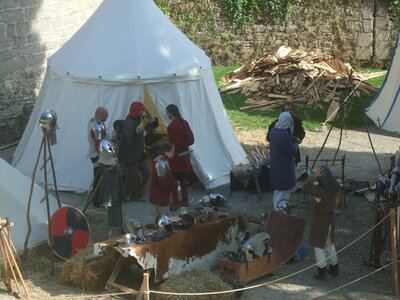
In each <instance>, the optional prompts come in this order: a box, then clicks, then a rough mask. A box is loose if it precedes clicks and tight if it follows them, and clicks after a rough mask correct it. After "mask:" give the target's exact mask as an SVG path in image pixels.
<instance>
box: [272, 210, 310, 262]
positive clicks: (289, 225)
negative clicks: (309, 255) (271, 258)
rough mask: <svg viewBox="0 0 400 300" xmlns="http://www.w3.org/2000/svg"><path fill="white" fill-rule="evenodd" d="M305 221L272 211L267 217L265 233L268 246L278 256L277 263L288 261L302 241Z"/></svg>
mask: <svg viewBox="0 0 400 300" xmlns="http://www.w3.org/2000/svg"><path fill="white" fill-rule="evenodd" d="M305 226H306V220H304V219H301V218H298V217H294V216H290V215H287V214H283V213H280V212H277V211H272V212H271V213H270V214H269V216H268V221H267V225H266V227H265V232H266V233H268V234H269V235H270V237H271V239H270V241H269V244H270V245H271V246H272V248H273V249H274V250H275V251H276V254H277V255H278V263H279V264H280V265H282V264H284V263H285V262H287V261H288V260H290V259H291V258H292V257H293V256H294V255H295V253H296V251H297V250H298V249H299V247H300V245H301V243H302V241H303V233H304V229H305Z"/></svg>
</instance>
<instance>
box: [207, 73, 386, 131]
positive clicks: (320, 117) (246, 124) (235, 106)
mask: <svg viewBox="0 0 400 300" xmlns="http://www.w3.org/2000/svg"><path fill="white" fill-rule="evenodd" d="M239 67H240V65H232V66H217V67H213V72H214V77H215V80H216V83H217V86H218V88H219V89H220V88H221V87H223V86H224V84H223V83H221V82H220V78H221V77H222V76H224V75H225V74H226V73H229V72H232V71H233V70H235V69H237V68H239ZM360 71H363V72H380V71H383V70H382V69H372V70H370V69H369V70H366V69H364V70H360ZM384 79H385V76H384V75H383V76H380V77H377V78H373V79H370V80H369V81H368V82H369V83H371V84H372V85H374V86H375V87H377V88H379V87H380V86H381V85H382V82H383V80H384ZM221 98H222V102H223V103H224V106H225V109H226V111H227V113H228V116H229V118H230V120H231V122H232V123H233V125H234V127H235V128H236V129H243V130H251V129H267V128H268V126H269V124H270V123H271V122H272V121H274V120H275V119H277V118H278V115H279V113H280V112H281V110H280V109H275V110H273V111H260V110H244V111H241V110H240V109H239V108H240V107H242V106H244V105H246V104H245V100H246V98H247V96H245V95H243V94H234V95H228V94H226V93H221ZM374 98H375V95H370V96H364V95H363V96H361V97H360V99H359V100H360V101H361V103H362V104H363V105H364V106H365V107H367V106H369V104H370V103H371V102H372V100H373V99H374ZM348 101H350V102H353V103H358V99H354V98H351V99H349V100H348ZM322 106H323V108H319V107H304V108H301V107H298V108H297V109H296V116H297V117H299V118H300V119H301V120H303V127H304V128H305V129H309V130H310V129H314V128H316V127H318V126H319V125H320V124H321V123H323V122H324V121H325V118H326V111H327V109H328V107H329V103H324V102H323V103H322ZM346 115H347V117H346V118H345V127H346V128H358V127H362V126H364V117H363V113H362V111H361V109H359V108H358V107H353V106H350V105H347V106H346ZM342 120H343V118H342V117H340V118H338V120H337V121H336V122H335V123H334V124H333V125H334V126H335V127H340V126H341V123H342ZM367 122H368V124H369V125H373V122H372V121H371V120H370V119H369V118H367Z"/></svg>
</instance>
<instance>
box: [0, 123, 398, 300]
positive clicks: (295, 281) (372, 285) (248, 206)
mask: <svg viewBox="0 0 400 300" xmlns="http://www.w3.org/2000/svg"><path fill="white" fill-rule="evenodd" d="M339 133H340V132H339V131H337V130H334V131H333V132H332V133H331V136H330V138H329V139H328V141H327V143H326V146H325V149H324V151H323V152H322V155H321V157H320V158H329V159H331V158H333V156H334V153H335V152H336V149H337V145H338V141H339ZM326 134H327V133H326V132H311V131H309V132H307V135H306V138H305V140H304V143H303V144H302V145H301V153H302V158H303V162H304V159H305V157H306V155H309V156H310V158H314V157H315V156H316V153H317V152H318V151H319V149H320V147H321V145H322V143H323V141H324V139H325V137H326ZM237 135H238V138H239V140H240V141H241V142H242V144H244V145H245V146H252V145H256V144H259V143H261V142H264V141H265V132H264V131H262V130H255V131H251V132H245V131H241V132H237ZM371 136H372V141H373V145H374V147H375V150H376V152H377V156H378V159H379V162H380V164H381V166H382V169H383V170H386V169H387V168H388V167H389V158H390V156H391V155H393V154H394V153H395V151H396V150H397V149H398V148H399V146H400V137H399V136H398V135H392V134H385V133H382V132H378V131H375V130H374V131H373V133H372V135H371ZM12 152H13V149H8V150H6V151H0V156H1V157H3V158H4V159H6V160H9V158H10V157H11V154H12ZM342 155H345V156H346V164H345V177H346V178H351V179H354V180H361V181H364V180H368V181H370V182H371V183H372V182H374V181H375V180H376V179H377V178H378V177H379V176H380V175H379V169H378V167H377V163H376V161H375V159H374V155H373V154H372V151H371V146H370V143H369V140H368V137H367V134H366V133H365V132H364V131H363V130H359V131H358V130H351V131H346V132H344V135H343V138H342V143H341V150H340V151H339V153H338V157H342ZM335 171H336V172H340V168H339V167H338V166H335ZM218 192H221V193H223V194H225V195H227V194H228V193H229V190H228V188H227V187H223V188H221V189H219V190H218ZM204 194H205V191H204V190H201V189H194V188H192V189H191V190H190V198H191V199H193V200H198V199H200V198H201V196H202V195H204ZM293 198H294V199H296V200H297V203H298V205H297V207H296V208H295V209H293V211H292V213H293V215H296V216H299V217H302V218H304V219H306V220H310V218H311V211H312V208H311V207H308V205H307V203H306V202H303V196H302V194H301V193H296V194H294V196H293ZM83 200H84V196H80V195H75V194H71V193H62V201H63V202H64V203H68V204H69V205H76V206H78V207H79V206H80V204H81V203H82V201H83ZM193 200H192V201H193ZM228 201H229V205H230V207H231V209H232V210H233V211H237V212H242V213H246V214H249V215H254V216H259V214H260V212H267V211H269V210H271V208H272V204H271V201H272V192H267V193H265V194H263V195H262V201H259V200H258V197H257V196H256V195H249V194H248V193H247V192H235V193H233V194H232V195H231V196H230V197H229V199H228ZM123 210H124V212H126V215H128V216H129V217H138V218H140V217H143V218H144V219H146V221H147V220H152V218H153V209H152V207H151V206H150V205H148V204H147V203H127V204H124V205H123ZM340 211H341V214H340V215H339V216H338V217H337V224H338V226H337V235H336V246H337V249H341V248H343V247H345V246H346V245H348V244H349V243H351V242H353V241H355V240H356V239H358V238H359V237H360V236H361V235H362V234H364V233H365V232H366V231H367V230H368V229H369V228H371V227H372V226H373V223H374V220H373V213H372V210H371V208H370V205H369V203H368V202H367V201H366V199H365V198H363V197H356V196H350V195H349V196H348V197H347V202H346V208H341V209H340ZM92 212H93V213H96V212H97V213H99V215H102V213H101V211H96V210H92ZM103 218H104V219H105V217H104V214H103ZM308 226H309V222H307V228H306V233H305V235H304V237H305V238H307V236H308ZM93 227H96V226H93ZM103 227H104V226H103ZM103 227H101V226H98V227H97V230H95V231H94V236H93V237H92V239H93V240H94V241H99V240H104V239H106V234H105V232H103V231H104V230H103V229H102V228H103ZM370 244H371V236H370V235H369V234H367V235H366V236H365V237H364V238H362V239H360V240H359V241H357V242H356V243H355V244H354V245H353V246H351V247H349V248H347V249H346V250H344V251H343V252H342V253H340V254H339V260H340V276H339V277H338V278H330V280H329V281H327V282H323V283H321V282H317V281H316V280H314V279H313V278H312V274H313V273H314V272H315V270H314V268H311V269H309V270H306V271H304V272H301V273H299V274H298V275H296V276H292V277H289V278H287V279H284V280H280V281H278V282H275V283H273V284H269V285H266V286H263V287H259V288H256V289H251V290H248V291H246V292H244V293H243V295H242V296H241V299H242V300H250V299H251V300H253V299H257V300H258V299H313V298H315V297H321V298H323V299H355V300H356V299H357V300H359V299H394V297H393V296H392V292H391V275H390V272H387V271H382V272H379V273H377V274H374V275H372V276H370V277H367V278H365V279H363V280H361V281H358V282H356V283H354V284H351V285H349V286H348V287H345V288H342V289H339V290H338V291H335V292H332V293H330V294H328V295H326V296H323V295H324V294H325V293H327V292H329V291H332V290H333V289H336V288H338V287H340V286H343V285H344V284H347V283H349V282H351V281H353V280H356V279H358V278H360V277H362V276H365V275H366V274H368V273H370V272H373V271H374V270H375V269H374V268H373V267H370V266H365V265H363V261H364V260H365V259H367V258H368V257H369V247H370ZM49 256H50V253H49V252H48V251H39V252H33V253H32V256H31V260H32V261H34V263H32V264H30V263H26V264H25V265H23V267H22V269H23V274H24V276H25V278H26V279H27V284H28V287H29V289H30V291H31V294H32V296H34V297H35V299H45V298H47V297H52V299H67V298H68V299H71V297H72V299H79V298H80V297H82V296H86V297H87V296H88V294H87V293H84V292H82V291H79V290H77V289H74V288H72V287H68V286H66V285H64V284H61V283H59V281H58V278H57V270H58V269H57V268H59V265H60V264H61V262H57V263H56V269H55V270H56V272H55V275H50V273H49V258H48V257H49ZM312 264H314V258H313V255H309V256H308V257H307V258H306V259H304V260H303V261H300V262H297V263H287V264H285V265H283V266H281V267H280V269H279V273H278V275H276V276H267V277H265V278H262V279H260V280H258V281H255V282H253V283H251V284H249V285H253V284H261V283H266V282H269V281H271V280H276V279H280V278H282V277H284V276H287V275H290V274H292V273H294V272H298V271H300V270H302V269H304V268H307V267H308V266H310V265H312ZM101 293H102V291H101V292H99V294H101ZM95 294H98V293H95ZM94 298H95V297H93V299H94ZM0 299H15V298H14V297H13V296H10V295H8V294H7V293H6V291H5V290H4V287H1V285H0ZM85 299H90V297H89V298H85ZM102 299H107V298H102ZM109 299H117V298H115V297H110V298H109ZM193 299H194V298H193Z"/></svg>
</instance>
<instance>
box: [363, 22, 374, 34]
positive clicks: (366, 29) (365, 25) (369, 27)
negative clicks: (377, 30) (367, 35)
mask: <svg viewBox="0 0 400 300" xmlns="http://www.w3.org/2000/svg"><path fill="white" fill-rule="evenodd" d="M362 27H363V31H364V32H372V31H373V29H374V21H373V20H363V21H362Z"/></svg>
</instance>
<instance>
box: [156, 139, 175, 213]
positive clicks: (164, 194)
mask: <svg viewBox="0 0 400 300" xmlns="http://www.w3.org/2000/svg"><path fill="white" fill-rule="evenodd" d="M158 154H159V155H158V156H157V157H156V158H155V159H154V160H153V165H152V170H151V184H150V203H152V204H154V205H155V208H156V214H157V216H156V220H157V219H158V218H159V217H161V216H163V215H167V214H168V213H169V205H170V202H171V197H172V194H173V193H174V192H176V191H177V188H178V181H177V180H176V179H175V178H174V177H173V176H172V172H171V168H170V166H169V162H168V161H169V160H170V159H171V158H172V157H174V154H175V149H174V145H173V144H171V143H170V142H163V143H162V144H161V145H160V147H159V149H158Z"/></svg>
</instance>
